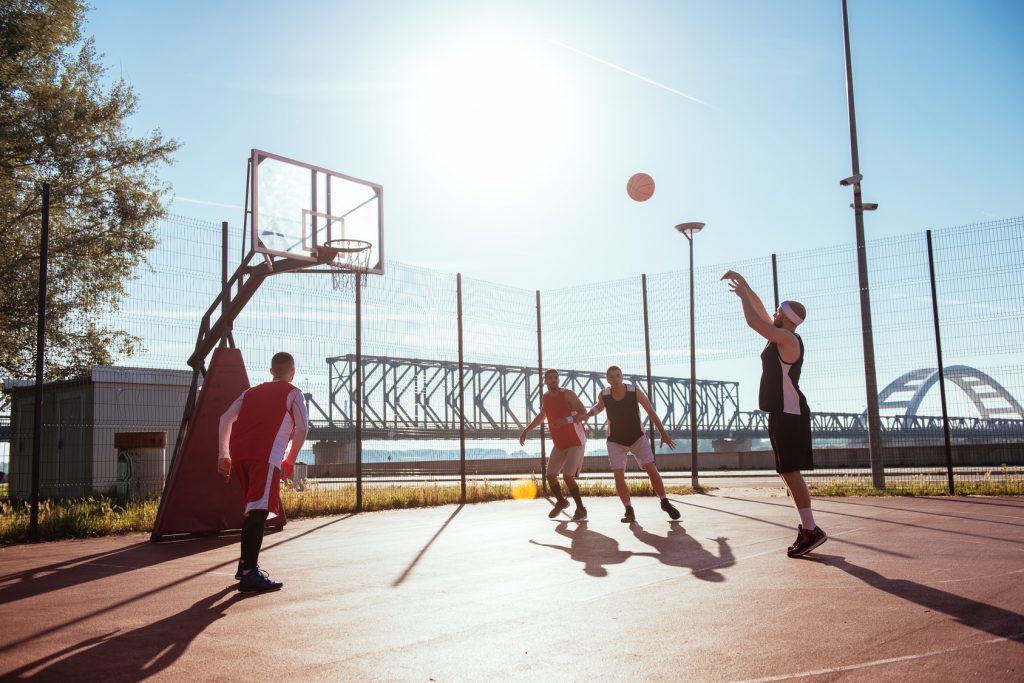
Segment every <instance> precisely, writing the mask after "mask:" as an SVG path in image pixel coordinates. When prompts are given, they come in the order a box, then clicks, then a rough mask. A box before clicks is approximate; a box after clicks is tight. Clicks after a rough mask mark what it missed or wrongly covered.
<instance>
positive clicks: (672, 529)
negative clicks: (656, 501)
mask: <svg viewBox="0 0 1024 683" xmlns="http://www.w3.org/2000/svg"><path fill="white" fill-rule="evenodd" d="M629 530H630V531H632V532H633V535H634V536H636V538H637V540H639V541H640V542H641V543H644V544H646V545H649V546H651V547H652V548H654V549H655V551H657V552H653V553H637V554H638V555H646V556H648V557H654V558H657V559H658V560H659V561H660V562H662V563H663V564H667V565H669V566H670V567H679V568H680V569H689V570H690V571H691V572H693V575H694V576H695V577H697V578H698V579H701V580H702V581H714V582H719V581H725V576H724V575H723V574H721V573H720V572H718V571H716V570H717V569H725V568H727V567H731V566H733V565H734V564H736V558H734V557H733V554H732V548H730V547H729V539H727V538H723V537H721V536H720V537H718V538H716V539H714V541H715V543H717V544H718V555H717V556H715V554H714V553H712V552H710V551H709V550H706V549H705V548H704V546H702V545H701V544H700V541H698V540H697V539H695V538H693V537H691V536H689V535H687V533H686V529H684V528H683V525H682V523H680V522H669V530H668V534H667V535H666V536H659V535H657V534H652V533H651V532H649V531H646V530H645V529H644V528H643V527H642V526H640V524H639V523H637V522H633V523H632V524H630V525H629Z"/></svg>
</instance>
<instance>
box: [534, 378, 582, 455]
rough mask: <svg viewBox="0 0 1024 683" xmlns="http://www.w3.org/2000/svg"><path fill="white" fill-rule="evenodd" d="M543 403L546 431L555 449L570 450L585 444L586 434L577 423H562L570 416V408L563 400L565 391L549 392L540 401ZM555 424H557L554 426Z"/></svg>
mask: <svg viewBox="0 0 1024 683" xmlns="http://www.w3.org/2000/svg"><path fill="white" fill-rule="evenodd" d="M541 400H542V401H543V403H544V416H545V417H547V419H548V429H549V430H550V431H551V440H552V441H554V442H555V448H572V447H573V446H582V445H583V444H585V443H586V442H587V433H586V432H585V431H583V425H582V424H579V423H575V424H573V423H571V422H564V420H565V418H567V417H569V416H570V415H572V408H571V407H569V402H568V401H567V400H565V389H559V390H558V391H549V392H547V393H546V394H544V397H543V398H542V399H541ZM556 423H557V424H556Z"/></svg>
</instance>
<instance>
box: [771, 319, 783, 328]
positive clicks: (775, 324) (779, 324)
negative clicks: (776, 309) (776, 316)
mask: <svg viewBox="0 0 1024 683" xmlns="http://www.w3.org/2000/svg"><path fill="white" fill-rule="evenodd" d="M772 325H774V326H775V327H780V328H781V327H782V321H781V320H773V321H772Z"/></svg>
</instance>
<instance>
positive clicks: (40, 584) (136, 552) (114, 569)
mask: <svg viewBox="0 0 1024 683" xmlns="http://www.w3.org/2000/svg"><path fill="white" fill-rule="evenodd" d="M237 543H238V534H237V533H235V534H225V535H221V536H217V537H193V538H187V539H182V540H177V541H171V542H166V543H150V542H149V541H143V542H141V543H136V544H134V545H130V546H128V547H126V548H119V549H117V550H113V551H110V552H101V553H94V554H92V555H87V556H85V557H74V558H71V559H68V560H64V561H61V562H54V563H52V564H49V565H44V566H41V567H33V568H32V569H26V570H24V571H20V572H14V573H11V574H7V575H5V576H0V604H5V603H9V602H14V601H16V600H21V599H22V598H28V597H32V596H37V595H41V594H43V593H50V592H52V591H58V590H61V589H64V588H70V587H72V586H78V585H81V584H84V583H89V582H90V581H98V580H100V579H106V578H109V577H111V576H116V575H118V574H123V573H125V572H131V571H135V570H137V569H142V568H144V567H145V568H149V567H155V566H156V565H159V564H163V563H164V562H170V561H172V560H178V559H181V558H183V557H188V556H190V555H198V554H200V553H205V552H209V551H213V550H217V549H219V548H222V547H224V546H226V545H232V544H237Z"/></svg>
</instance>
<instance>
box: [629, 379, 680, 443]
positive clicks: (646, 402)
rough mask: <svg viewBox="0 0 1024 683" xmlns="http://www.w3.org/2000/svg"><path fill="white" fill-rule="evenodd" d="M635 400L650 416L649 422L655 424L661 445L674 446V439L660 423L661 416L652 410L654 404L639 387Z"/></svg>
mask: <svg viewBox="0 0 1024 683" xmlns="http://www.w3.org/2000/svg"><path fill="white" fill-rule="evenodd" d="M636 402H637V403H639V404H640V406H641V407H642V408H643V409H644V410H646V411H647V416H648V417H649V418H651V424H653V425H654V426H655V428H656V429H657V430H658V434H659V435H660V437H661V445H662V446H668V447H669V448H675V447H676V442H675V440H674V439H673V438H672V437H671V436H669V435H668V432H666V431H665V425H663V424H662V423H661V418H660V417H658V414H657V413H656V412H654V406H652V405H651V401H650V399H648V398H647V394H645V393H644V392H643V391H641V390H640V388H639V387H637V390H636Z"/></svg>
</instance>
